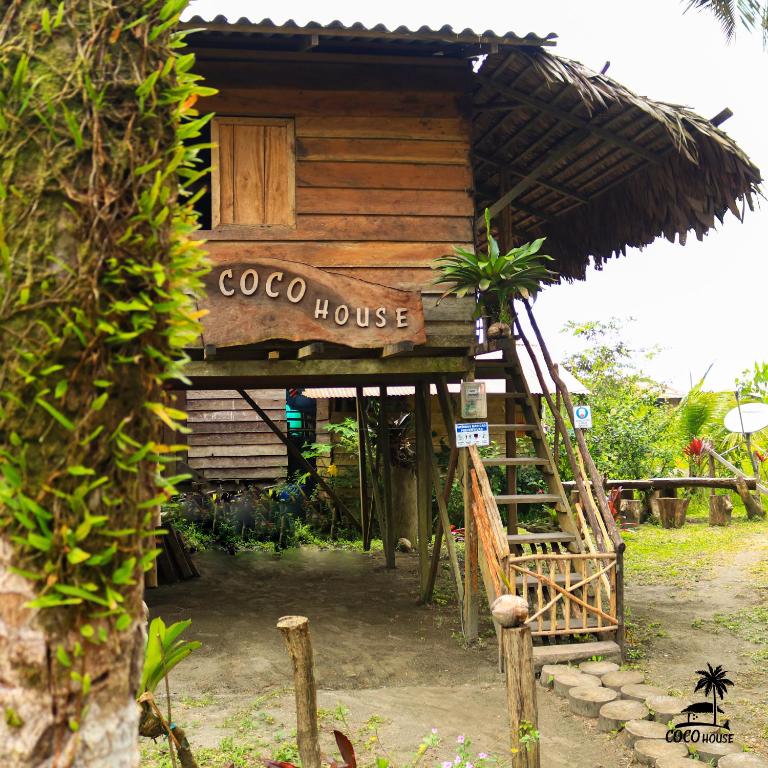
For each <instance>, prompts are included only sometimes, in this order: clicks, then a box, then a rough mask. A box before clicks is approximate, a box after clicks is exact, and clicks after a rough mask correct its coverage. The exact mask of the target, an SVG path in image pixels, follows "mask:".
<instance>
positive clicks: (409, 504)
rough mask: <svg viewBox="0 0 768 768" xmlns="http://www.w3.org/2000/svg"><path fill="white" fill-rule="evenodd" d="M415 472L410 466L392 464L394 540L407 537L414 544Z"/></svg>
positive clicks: (415, 518)
mask: <svg viewBox="0 0 768 768" xmlns="http://www.w3.org/2000/svg"><path fill="white" fill-rule="evenodd" d="M416 502H417V499H416V473H415V472H414V471H413V469H412V468H411V467H401V466H398V465H397V464H394V465H393V466H392V526H393V528H394V533H393V537H394V540H395V541H397V540H398V539H408V541H410V542H411V545H412V546H414V547H415V546H416V541H417V539H418V530H417V525H416V524H417V519H418V518H417V514H416Z"/></svg>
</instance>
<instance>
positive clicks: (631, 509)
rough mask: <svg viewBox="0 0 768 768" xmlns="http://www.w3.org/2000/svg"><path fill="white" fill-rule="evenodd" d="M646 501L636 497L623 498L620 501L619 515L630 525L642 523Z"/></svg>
mask: <svg viewBox="0 0 768 768" xmlns="http://www.w3.org/2000/svg"><path fill="white" fill-rule="evenodd" d="M644 506H645V505H644V503H643V502H642V501H636V500H635V499H622V500H621V502H620V503H619V515H620V517H621V519H622V520H623V521H624V522H625V523H627V524H629V525H640V518H641V517H642V516H643V507H644Z"/></svg>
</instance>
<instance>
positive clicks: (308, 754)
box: [277, 616, 321, 768]
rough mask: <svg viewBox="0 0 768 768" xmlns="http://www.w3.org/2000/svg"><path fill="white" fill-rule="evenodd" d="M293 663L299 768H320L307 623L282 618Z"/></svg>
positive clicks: (301, 618) (303, 619)
mask: <svg viewBox="0 0 768 768" xmlns="http://www.w3.org/2000/svg"><path fill="white" fill-rule="evenodd" d="M277 628H278V629H279V630H280V632H281V633H282V635H283V638H284V640H285V644H286V646H287V647H288V653H289V655H290V657H291V661H292V662H293V687H294V689H295V693H296V741H297V742H298V745H299V755H301V764H302V766H303V768H320V764H321V760H320V738H319V735H318V732H317V690H316V688H315V672H314V669H313V666H312V642H311V641H310V639H309V619H307V618H306V617H305V616H283V617H282V618H281V619H280V620H279V621H278V622H277Z"/></svg>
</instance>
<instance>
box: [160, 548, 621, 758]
mask: <svg viewBox="0 0 768 768" xmlns="http://www.w3.org/2000/svg"><path fill="white" fill-rule="evenodd" d="M196 562H197V563H198V566H199V568H200V571H201V573H202V578H200V579H196V580H194V581H191V582H186V583H184V584H180V585H174V586H166V587H161V588H159V589H157V590H153V591H152V592H151V593H150V594H149V595H148V603H149V606H150V610H151V613H152V615H153V616H155V615H158V614H159V615H162V616H163V618H164V619H165V620H166V621H169V622H170V621H176V620H179V619H182V618H191V619H192V620H193V624H192V627H191V629H190V631H189V634H190V639H192V638H194V639H198V640H200V641H202V643H203V646H202V648H201V649H199V650H198V651H196V652H195V653H194V654H193V655H192V656H191V657H190V658H189V659H187V660H186V661H185V662H184V663H183V664H182V665H181V666H180V667H179V668H178V669H177V670H175V671H174V672H173V673H172V674H171V675H170V678H171V687H172V690H173V699H174V702H175V711H174V719H175V720H176V721H178V722H180V723H182V724H184V725H185V726H187V729H188V735H189V737H190V740H191V742H192V743H193V744H194V745H195V746H196V747H215V746H217V745H220V744H221V743H222V742H224V744H225V745H226V747H227V749H228V750H230V751H231V752H232V754H235V753H236V754H248V755H253V756H254V757H255V755H256V754H259V753H262V754H272V755H275V754H276V753H277V754H279V755H280V756H281V757H282V758H283V759H286V758H290V757H291V753H290V750H291V743H292V737H291V731H292V729H293V728H294V727H295V724H294V714H293V697H292V694H291V692H290V690H289V688H288V686H289V685H290V682H291V670H290V663H289V659H288V656H287V654H286V651H285V649H284V646H283V641H282V638H281V636H280V634H279V632H278V631H277V630H276V629H275V624H276V622H277V620H278V618H279V617H280V616H283V615H286V614H302V615H306V616H308V617H309V619H310V622H311V625H310V626H311V633H312V641H313V645H314V649H315V663H316V676H317V683H318V687H319V707H320V708H321V709H322V712H321V715H322V720H323V723H322V725H323V731H324V733H325V734H326V735H327V734H329V733H330V731H331V730H332V729H333V728H339V729H341V730H345V731H352V732H353V735H354V736H355V739H354V740H355V741H356V743H358V744H364V743H366V742H368V743H369V744H373V743H374V742H376V739H377V737H378V739H379V740H380V743H381V745H383V748H384V749H386V751H387V753H388V754H389V755H390V756H391V757H392V758H393V759H394V761H395V762H396V764H402V763H403V762H404V761H405V760H407V759H409V758H412V757H413V755H414V752H415V750H416V749H417V747H418V745H419V743H420V741H421V739H422V738H423V737H424V736H425V734H429V733H430V730H431V729H432V728H437V729H438V732H439V734H440V737H441V739H442V744H441V746H440V747H439V749H438V752H437V755H436V756H437V758H439V759H450V758H452V757H453V755H454V754H455V743H456V739H457V737H458V736H459V735H465V736H466V737H467V738H471V740H472V748H473V750H474V751H475V752H476V753H477V752H487V753H490V754H492V755H495V756H497V757H498V759H499V763H500V764H504V763H505V762H506V760H505V758H506V755H507V750H508V747H507V743H508V742H507V732H506V728H507V724H506V711H505V705H504V699H503V696H504V684H503V678H502V676H501V675H499V674H498V672H497V671H496V670H497V659H496V653H497V652H496V644H495V639H492V640H490V641H485V642H481V643H480V644H479V646H478V647H472V648H469V649H467V648H465V647H464V645H463V643H462V641H461V638H460V633H459V622H458V613H457V609H456V606H455V605H453V604H451V603H450V601H449V600H447V599H446V600H440V601H439V602H442V603H444V604H443V605H442V606H438V607H435V608H424V607H420V606H417V605H416V602H415V595H416V586H417V575H416V564H417V559H416V556H415V555H402V556H399V557H398V568H397V569H396V570H395V571H394V572H392V571H387V570H386V569H385V568H384V567H383V563H382V556H381V554H374V555H367V554H360V553H356V552H345V551H319V550H313V549H306V548H305V549H302V550H296V551H290V552H287V553H284V554H283V555H281V556H274V555H268V554H264V553H242V554H239V555H237V556H236V557H231V556H229V555H227V554H226V553H223V552H217V551H209V552H205V553H202V554H200V555H197V556H196ZM444 585H445V586H444V588H445V589H447V585H448V580H447V578H446V580H445V581H444ZM486 634H487V636H490V637H492V636H493V630H492V627H490V626H488V627H486ZM539 710H540V714H539V730H540V732H541V739H542V765H546V766H547V768H560V767H561V766H562V767H565V766H569V767H571V768H573V767H574V766H578V767H579V768H618V767H619V766H625V765H628V764H629V757H628V753H627V752H626V751H625V750H623V749H622V748H621V747H620V746H619V745H618V744H617V743H616V741H615V739H613V738H612V737H610V736H608V735H605V734H601V733H598V732H597V731H596V730H595V729H594V726H593V725H592V723H591V721H586V720H582V719H580V718H576V717H574V716H572V715H570V714H569V713H568V712H567V707H566V706H565V705H564V703H563V702H562V700H560V699H557V698H556V697H555V696H554V694H552V693H549V692H545V691H541V692H540V693H539ZM327 746H328V748H330V743H328V745H327ZM377 748H378V749H379V751H380V748H379V747H377ZM238 749H241V750H246V751H245V752H242V751H241V752H237V750H238ZM228 754H229V753H228ZM243 764H250V763H243Z"/></svg>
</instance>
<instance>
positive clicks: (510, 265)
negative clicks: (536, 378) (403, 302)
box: [434, 208, 557, 339]
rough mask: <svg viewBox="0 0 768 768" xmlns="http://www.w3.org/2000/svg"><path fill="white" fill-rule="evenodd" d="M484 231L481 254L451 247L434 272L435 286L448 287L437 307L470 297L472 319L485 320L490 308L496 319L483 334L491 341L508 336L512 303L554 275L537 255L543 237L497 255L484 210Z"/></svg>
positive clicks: (497, 247)
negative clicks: (472, 298)
mask: <svg viewBox="0 0 768 768" xmlns="http://www.w3.org/2000/svg"><path fill="white" fill-rule="evenodd" d="M485 229H486V250H485V252H480V253H473V252H472V251H468V250H466V249H465V248H459V247H454V249H453V250H454V252H453V253H452V254H450V255H449V256H441V257H440V258H439V259H437V260H436V264H435V267H434V269H436V270H438V271H439V272H440V277H438V279H437V280H435V284H436V285H440V284H442V285H447V286H449V288H448V290H446V291H445V293H444V294H443V295H442V296H441V297H440V298H439V299H438V303H439V302H440V301H442V300H443V299H444V298H445V297H446V296H449V295H451V294H456V296H458V297H462V296H466V295H467V294H474V295H475V296H476V297H477V308H476V310H475V317H476V318H478V317H489V316H490V310H491V308H494V309H495V315H496V317H495V318H494V320H493V322H492V323H491V325H490V327H489V328H488V332H487V336H488V338H489V339H493V338H501V337H505V336H510V335H511V333H512V330H511V326H512V321H513V319H514V314H513V310H512V299H513V298H516V297H520V298H528V297H529V296H535V295H536V293H538V291H539V289H540V288H541V284H542V282H544V281H552V280H554V279H555V278H556V277H557V275H556V274H555V273H554V272H552V271H551V270H549V269H547V267H546V262H548V261H553V259H552V257H551V256H545V255H544V254H542V253H539V249H540V248H541V245H542V243H543V242H544V238H543V237H541V238H538V239H537V240H534V241H533V242H531V243H526V244H525V245H521V246H519V247H517V248H512V249H511V250H509V251H507V252H506V253H501V252H500V250H499V244H498V242H497V241H496V239H495V238H494V237H493V234H492V233H491V214H490V212H489V210H488V209H487V208H486V209H485Z"/></svg>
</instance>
